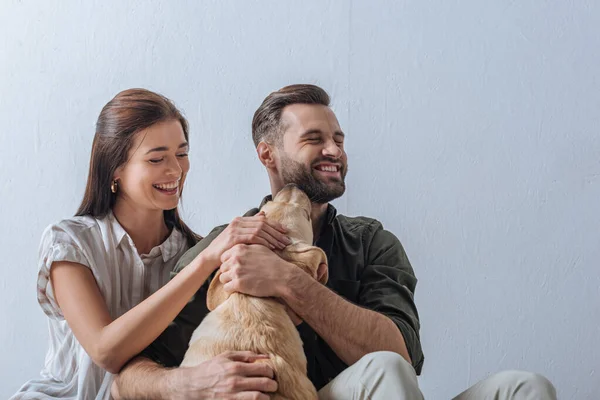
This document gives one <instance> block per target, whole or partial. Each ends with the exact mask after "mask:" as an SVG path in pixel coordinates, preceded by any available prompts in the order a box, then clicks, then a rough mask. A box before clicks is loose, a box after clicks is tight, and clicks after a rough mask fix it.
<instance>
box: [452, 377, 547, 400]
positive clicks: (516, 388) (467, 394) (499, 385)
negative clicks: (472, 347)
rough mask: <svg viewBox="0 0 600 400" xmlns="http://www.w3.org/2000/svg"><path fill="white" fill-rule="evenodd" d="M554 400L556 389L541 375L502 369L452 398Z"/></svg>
mask: <svg viewBox="0 0 600 400" xmlns="http://www.w3.org/2000/svg"><path fill="white" fill-rule="evenodd" d="M486 399H490V400H538V399H539V400H556V389H554V386H552V383H550V381H549V380H548V379H546V378H544V377H543V376H541V375H538V374H534V373H531V372H525V371H504V372H500V373H497V374H495V375H492V376H491V377H489V378H487V379H485V380H483V381H481V382H478V383H476V384H475V385H474V386H472V387H471V388H469V389H467V390H466V391H464V392H463V393H461V394H459V395H458V396H456V397H455V398H454V400H486Z"/></svg>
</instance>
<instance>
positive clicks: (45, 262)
mask: <svg viewBox="0 0 600 400" xmlns="http://www.w3.org/2000/svg"><path fill="white" fill-rule="evenodd" d="M72 228H74V227H71V226H69V224H68V223H65V222H61V223H58V224H55V225H50V226H49V227H48V228H46V230H45V231H44V233H43V234H42V240H41V242H40V247H39V263H38V267H39V269H38V278H37V299H38V303H39V304H40V306H41V307H42V310H43V311H44V313H45V314H46V315H47V316H48V317H50V318H52V319H59V320H60V319H64V315H63V313H62V310H61V309H60V307H59V305H58V303H57V302H56V298H55V297H54V290H53V288H52V283H51V282H50V268H51V267H52V264H53V263H55V262H59V261H69V262H74V263H78V264H81V265H83V266H85V267H88V268H90V262H89V260H88V257H87V256H86V254H85V252H84V249H83V248H82V247H83V246H82V243H81V241H80V239H81V238H78V237H77V234H76V232H75V229H72Z"/></svg>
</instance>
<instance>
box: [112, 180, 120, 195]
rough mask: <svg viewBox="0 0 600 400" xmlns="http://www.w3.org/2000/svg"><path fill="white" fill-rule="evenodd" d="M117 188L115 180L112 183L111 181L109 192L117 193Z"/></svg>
mask: <svg viewBox="0 0 600 400" xmlns="http://www.w3.org/2000/svg"><path fill="white" fill-rule="evenodd" d="M118 188H119V184H118V183H117V180H116V179H115V180H114V181H112V183H111V184H110V191H111V192H113V193H117V189H118Z"/></svg>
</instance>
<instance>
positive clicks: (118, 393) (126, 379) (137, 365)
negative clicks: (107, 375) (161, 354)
mask: <svg viewBox="0 0 600 400" xmlns="http://www.w3.org/2000/svg"><path fill="white" fill-rule="evenodd" d="M172 371H173V370H172V369H168V368H164V367H162V366H160V365H158V364H157V363H155V362H154V361H152V360H150V359H148V358H145V357H137V358H135V359H133V360H132V361H131V362H130V363H129V364H127V365H126V366H125V368H123V369H122V370H121V372H120V373H119V375H117V376H116V377H115V381H114V383H113V386H112V390H111V394H112V397H113V398H114V399H115V400H127V399H132V400H133V399H166V398H168V397H169V392H170V389H169V388H170V387H171V380H172Z"/></svg>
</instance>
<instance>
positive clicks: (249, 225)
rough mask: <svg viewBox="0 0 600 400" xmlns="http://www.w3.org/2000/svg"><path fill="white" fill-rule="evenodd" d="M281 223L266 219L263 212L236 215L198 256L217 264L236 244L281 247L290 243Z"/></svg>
mask: <svg viewBox="0 0 600 400" xmlns="http://www.w3.org/2000/svg"><path fill="white" fill-rule="evenodd" d="M285 233H286V229H285V227H283V226H282V225H281V224H279V223H277V222H273V221H269V220H267V217H265V214H264V213H262V212H261V213H258V214H257V215H255V216H253V217H237V218H235V219H234V220H233V221H231V223H230V224H229V225H228V226H227V228H225V230H224V231H223V232H221V233H220V234H219V236H217V237H216V238H215V240H213V241H212V243H211V244H210V245H209V246H208V247H207V248H206V250H204V251H203V252H202V253H200V254H199V255H198V256H199V257H200V256H202V257H204V258H205V259H206V260H207V261H208V262H210V263H211V264H213V265H215V268H216V267H217V266H218V265H219V260H220V259H221V258H222V256H223V253H224V252H226V251H227V250H230V249H231V248H232V247H234V246H235V245H237V244H242V243H243V244H261V245H263V246H265V247H268V248H270V249H280V250H281V249H283V248H284V247H285V246H287V245H289V244H290V243H291V241H290V239H289V238H288V237H287V236H286V235H285Z"/></svg>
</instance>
